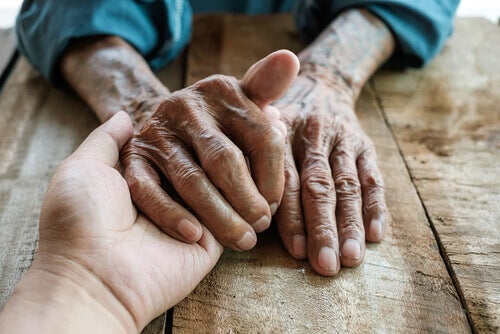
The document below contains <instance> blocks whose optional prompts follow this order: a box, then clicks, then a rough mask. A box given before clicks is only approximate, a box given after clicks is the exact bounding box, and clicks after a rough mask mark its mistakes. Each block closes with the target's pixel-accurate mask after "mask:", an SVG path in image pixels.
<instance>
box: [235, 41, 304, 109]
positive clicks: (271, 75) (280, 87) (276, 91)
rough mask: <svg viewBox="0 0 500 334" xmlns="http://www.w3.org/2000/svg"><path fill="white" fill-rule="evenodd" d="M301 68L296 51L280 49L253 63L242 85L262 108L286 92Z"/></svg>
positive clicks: (246, 92)
mask: <svg viewBox="0 0 500 334" xmlns="http://www.w3.org/2000/svg"><path fill="white" fill-rule="evenodd" d="M299 68H300V62H299V60H298V58H297V56H296V55H295V54H294V53H292V52H290V51H288V50H279V51H276V52H273V53H271V54H270V55H268V56H267V57H265V58H263V59H261V60H260V61H258V62H257V63H255V64H254V65H252V67H250V68H249V69H248V71H247V72H246V73H245V76H244V77H243V79H241V81H240V86H241V88H242V89H243V92H244V93H245V94H246V95H247V96H248V97H249V98H250V99H251V100H252V101H253V102H254V103H255V104H256V105H257V106H258V107H259V108H261V109H262V108H263V107H264V106H266V105H267V104H269V103H271V102H273V101H274V100H277V99H278V98H279V97H281V96H282V95H283V94H284V93H285V92H286V90H287V89H288V87H290V85H291V84H292V82H293V81H294V80H295V77H296V76H297V74H298V72H299Z"/></svg>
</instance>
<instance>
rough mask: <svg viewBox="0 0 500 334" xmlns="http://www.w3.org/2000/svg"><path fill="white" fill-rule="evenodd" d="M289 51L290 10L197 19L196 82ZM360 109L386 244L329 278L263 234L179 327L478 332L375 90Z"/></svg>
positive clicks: (182, 308)
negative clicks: (384, 213)
mask: <svg viewBox="0 0 500 334" xmlns="http://www.w3.org/2000/svg"><path fill="white" fill-rule="evenodd" d="M214 27H218V28H217V29H214ZM198 41H205V42H203V43H199V42H198ZM206 41H212V42H211V43H206ZM283 47H287V48H290V49H292V50H293V51H297V50H299V48H300V44H299V43H298V42H297V37H296V33H295V29H294V25H293V22H292V20H291V18H290V17H289V16H272V17H254V18H248V17H238V16H223V17H218V18H217V17H213V16H212V17H202V18H198V19H197V20H196V21H195V27H194V36H193V42H192V45H191V47H190V50H189V54H188V69H187V71H188V73H187V78H188V81H189V82H188V83H192V82H194V81H196V80H198V79H200V78H201V76H204V75H207V74H211V73H216V72H222V73H225V74H235V75H237V76H241V75H242V74H243V73H244V71H245V70H246V68H247V67H248V65H249V64H251V63H253V62H254V61H256V60H257V59H259V58H260V57H262V56H264V55H266V54H267V53H269V52H271V51H274V50H275V49H278V48H283ZM357 111H358V116H359V118H360V121H361V123H362V125H363V126H364V128H365V129H366V130H367V132H368V134H369V136H370V137H371V138H372V139H373V140H374V142H375V145H376V147H377V151H378V154H379V157H380V167H381V170H382V172H383V174H384V175H385V180H386V188H387V200H388V205H389V209H390V211H391V214H392V219H393V223H392V224H391V225H390V226H388V228H387V236H386V238H385V239H384V241H383V242H382V243H380V244H377V245H368V247H367V253H366V260H365V263H364V265H362V266H360V267H358V268H354V269H343V270H342V271H341V273H340V274H339V275H338V276H336V277H334V278H326V277H321V276H318V275H316V274H314V273H313V272H312V270H311V269H310V267H309V265H308V264H307V263H306V262H300V261H296V260H294V259H292V258H291V257H289V256H288V255H287V254H286V252H285V250H284V248H283V247H282V246H281V242H280V240H279V237H278V235H277V233H276V231H275V230H271V231H269V232H266V233H264V234H261V235H260V236H259V242H258V245H257V247H256V248H255V249H254V250H252V251H250V252H233V251H225V253H224V254H223V257H222V259H221V260H220V261H219V263H218V265H217V267H216V268H215V269H214V271H213V272H212V273H211V274H210V275H209V276H207V277H206V279H205V280H204V281H203V282H202V283H201V284H200V285H199V286H198V287H197V289H196V290H195V291H194V292H193V293H192V294H191V295H190V296H188V297H187V298H186V299H185V300H184V301H183V302H182V303H180V304H179V305H178V306H176V307H175V309H174V314H173V332H174V333H302V332H311V333H332V332H339V333H344V332H351V333H365V332H389V333H393V332H395V333H408V332H446V333H467V332H470V326H469V324H468V322H467V319H466V316H465V312H464V310H463V309H462V307H461V304H460V301H459V298H458V295H457V292H456V290H455V288H454V286H453V283H452V281H451V279H450V277H449V275H448V272H447V270H446V267H445V265H444V263H443V261H442V258H441V256H440V254H439V249H438V245H437V244H436V241H435V239H434V236H433V233H432V231H431V229H430V226H429V224H428V221H427V219H426V216H425V212H424V210H423V207H422V205H421V202H420V200H419V198H418V196H417V193H416V191H415V188H414V186H413V184H412V182H411V180H410V176H409V174H408V171H407V169H406V167H405V164H404V162H403V160H402V157H401V155H400V154H399V152H398V148H397V146H396V144H395V142H394V140H393V137H392V136H391V133H390V131H389V129H388V128H387V126H386V124H385V122H384V119H383V118H382V115H381V113H380V111H379V109H378V107H377V104H376V100H375V98H374V96H373V95H372V94H371V92H370V91H369V90H365V91H364V92H363V94H362V96H361V98H360V100H359V103H358V105H357Z"/></svg>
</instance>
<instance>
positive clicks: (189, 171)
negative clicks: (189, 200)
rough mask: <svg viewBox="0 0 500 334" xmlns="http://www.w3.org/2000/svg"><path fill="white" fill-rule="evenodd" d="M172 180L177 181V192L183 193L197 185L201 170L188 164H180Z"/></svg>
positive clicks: (201, 175)
mask: <svg viewBox="0 0 500 334" xmlns="http://www.w3.org/2000/svg"><path fill="white" fill-rule="evenodd" d="M173 177H174V179H175V180H176V181H177V187H176V188H178V189H179V192H185V191H186V190H189V189H192V188H193V187H194V186H195V185H196V184H198V183H199V181H200V179H201V178H202V177H203V172H202V171H201V169H199V168H196V167H195V166H193V165H190V164H182V165H181V166H180V167H179V168H178V169H177V170H176V171H175V173H174V176H173Z"/></svg>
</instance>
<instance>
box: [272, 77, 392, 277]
mask: <svg viewBox="0 0 500 334" xmlns="http://www.w3.org/2000/svg"><path fill="white" fill-rule="evenodd" d="M352 95H353V94H352V92H351V90H350V89H349V88H348V87H347V86H346V85H345V84H344V83H343V82H342V81H341V80H340V78H339V79H338V80H331V79H327V78H325V77H323V76H322V75H321V74H319V73H308V72H307V71H304V72H302V73H300V74H299V76H298V78H297V80H296V81H295V83H294V85H293V86H292V88H291V89H290V91H289V92H288V93H287V94H286V96H284V97H283V98H281V99H280V100H279V101H278V102H277V103H276V104H275V106H276V107H277V108H279V109H280V110H281V113H282V120H283V122H284V123H285V124H286V126H287V129H288V138H287V147H286V150H285V152H286V154H285V176H286V181H285V191H284V196H283V200H282V204H281V206H280V207H279V209H278V212H277V216H276V221H277V224H278V229H279V233H280V235H281V237H282V239H283V243H284V245H285V247H286V248H287V250H288V251H289V252H290V254H291V255H292V256H294V257H296V258H299V259H303V258H306V257H308V258H309V262H310V263H311V265H312V267H313V268H314V269H315V271H317V272H318V273H320V274H323V275H333V274H335V273H336V272H338V270H339V269H340V265H342V266H348V267H351V266H356V265H359V264H360V263H361V262H362V260H363V257H364V253H365V238H366V239H367V240H368V241H372V242H376V241H379V240H380V239H381V238H382V236H383V229H384V222H385V220H386V218H387V217H386V216H387V213H386V204H385V200H384V191H383V181H382V177H381V174H380V172H379V170H378V167H377V164H376V161H377V158H376V154H375V150H374V147H373V144H372V142H371V140H370V139H369V138H368V137H367V135H366V134H365V133H364V131H363V130H362V129H361V127H360V125H359V122H358V120H357V118H356V115H355V113H354V98H353V96H352ZM339 250H340V251H339ZM339 259H340V261H339Z"/></svg>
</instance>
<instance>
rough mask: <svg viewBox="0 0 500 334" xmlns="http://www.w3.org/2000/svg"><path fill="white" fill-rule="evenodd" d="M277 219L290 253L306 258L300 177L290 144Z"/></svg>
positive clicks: (279, 230) (284, 243)
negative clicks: (283, 188)
mask: <svg viewBox="0 0 500 334" xmlns="http://www.w3.org/2000/svg"><path fill="white" fill-rule="evenodd" d="M275 219H276V224H277V227H278V232H279V234H280V237H281V240H282V241H283V245H284V246H285V248H286V249H287V251H288V253H290V255H292V256H293V257H294V258H296V259H305V258H306V257H307V239H306V233H305V226H304V220H303V218H302V205H301V202H300V178H299V174H298V172H297V168H296V167H295V161H294V159H293V154H292V149H291V147H290V145H287V150H286V154H285V190H284V192H283V199H282V201H281V204H280V206H279V208H278V211H277V212H276V218H275Z"/></svg>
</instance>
